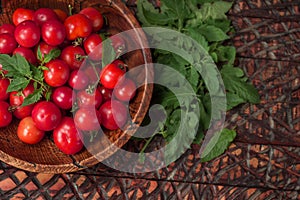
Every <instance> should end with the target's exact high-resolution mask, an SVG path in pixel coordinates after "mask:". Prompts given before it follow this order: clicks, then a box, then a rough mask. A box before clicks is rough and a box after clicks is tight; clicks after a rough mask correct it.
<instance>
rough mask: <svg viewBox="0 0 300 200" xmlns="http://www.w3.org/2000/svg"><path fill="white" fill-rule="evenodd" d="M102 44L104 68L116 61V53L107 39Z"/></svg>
mask: <svg viewBox="0 0 300 200" xmlns="http://www.w3.org/2000/svg"><path fill="white" fill-rule="evenodd" d="M102 44H103V48H102V49H103V52H102V66H103V67H104V66H106V65H108V64H110V63H111V62H113V61H114V60H115V59H116V56H117V54H116V51H115V49H114V47H113V45H112V41H111V39H109V38H107V39H106V40H104V42H102Z"/></svg>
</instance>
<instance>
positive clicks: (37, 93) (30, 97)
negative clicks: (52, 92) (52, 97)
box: [22, 88, 43, 106]
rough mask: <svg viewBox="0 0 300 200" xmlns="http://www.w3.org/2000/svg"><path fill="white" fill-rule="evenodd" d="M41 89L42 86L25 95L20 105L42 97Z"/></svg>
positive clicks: (31, 102)
mask: <svg viewBox="0 0 300 200" xmlns="http://www.w3.org/2000/svg"><path fill="white" fill-rule="evenodd" d="M42 94H43V90H42V88H39V89H35V90H34V92H33V93H31V94H29V95H28V96H27V97H25V99H24V101H23V104H22V106H27V105H30V104H33V103H35V102H37V101H39V100H40V99H41V98H42Z"/></svg>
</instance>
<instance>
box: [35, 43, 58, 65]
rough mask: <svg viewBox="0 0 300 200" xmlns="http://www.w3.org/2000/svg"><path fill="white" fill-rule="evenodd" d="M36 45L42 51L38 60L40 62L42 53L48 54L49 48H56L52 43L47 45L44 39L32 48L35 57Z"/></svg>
mask: <svg viewBox="0 0 300 200" xmlns="http://www.w3.org/2000/svg"><path fill="white" fill-rule="evenodd" d="M38 47H40V51H41V53H42V58H41V60H40V62H41V61H42V60H43V59H44V55H45V54H49V53H50V51H51V50H53V49H57V47H56V46H52V45H49V44H47V43H46V42H44V41H41V42H40V43H39V44H37V45H36V46H35V48H34V55H35V56H36V58H38V54H37V52H38Z"/></svg>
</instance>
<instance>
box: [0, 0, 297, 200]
mask: <svg viewBox="0 0 300 200" xmlns="http://www.w3.org/2000/svg"><path fill="white" fill-rule="evenodd" d="M134 2H135V1H130V0H129V1H127V5H128V6H129V7H130V8H131V9H132V10H133V11H134V10H135V5H134ZM299 6H300V1H298V0H252V1H250V0H243V1H242V0H237V1H235V3H234V6H233V8H232V10H231V11H230V13H229V17H230V18H231V19H232V21H233V26H234V28H235V30H236V32H235V33H234V34H233V35H232V40H231V41H232V42H233V44H234V45H235V46H236V48H237V53H238V57H237V64H238V66H240V67H241V68H242V69H243V70H244V71H245V72H246V74H247V76H248V77H249V78H250V80H251V81H252V83H253V84H254V85H255V86H256V87H257V88H258V90H259V92H260V95H261V99H262V101H261V104H259V105H256V106H250V105H242V106H240V107H238V108H236V109H234V110H233V111H232V112H230V113H228V117H227V121H228V126H229V127H233V126H237V130H238V136H237V139H236V140H235V142H234V143H233V144H232V145H231V146H230V148H229V149H228V150H227V151H226V152H225V153H224V154H223V155H222V156H220V157H219V158H217V159H215V160H213V161H210V162H207V163H200V160H199V156H198V150H199V147H198V146H193V148H192V149H190V150H188V151H187V152H186V153H185V154H184V155H183V156H182V157H181V158H180V159H179V160H177V161H176V162H175V163H172V164H171V165H170V166H168V167H167V168H164V169H162V170H159V171H157V172H153V173H145V174H138V175H134V174H127V173H122V172H117V171H115V170H113V169H110V168H107V167H105V166H103V165H102V164H98V165H96V166H95V167H93V168H90V169H87V170H83V171H80V172H77V173H72V174H59V175H47V174H36V173H31V172H26V171H22V170H19V169H16V168H14V167H11V166H8V165H6V164H4V163H0V199H9V198H15V199H19V198H20V199H52V198H53V197H55V198H57V199H62V198H65V199H96V198H99V199H137V197H140V198H143V199H230V200H232V199H236V200H240V199H276V200H277V199H284V200H285V199H292V200H293V199H294V200H296V199H300V99H299V98H300V83H299V81H300V72H299V70H300V23H299V21H300V11H299ZM157 142H159V141H157ZM134 145H136V144H134V143H132V144H131V146H134Z"/></svg>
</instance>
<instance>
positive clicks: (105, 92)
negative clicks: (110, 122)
mask: <svg viewBox="0 0 300 200" xmlns="http://www.w3.org/2000/svg"><path fill="white" fill-rule="evenodd" d="M97 89H98V90H99V91H100V93H101V95H102V99H103V100H102V101H103V102H106V101H110V100H111V97H112V94H113V90H111V89H108V88H106V87H104V86H103V85H100V86H99V87H98V88H97Z"/></svg>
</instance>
